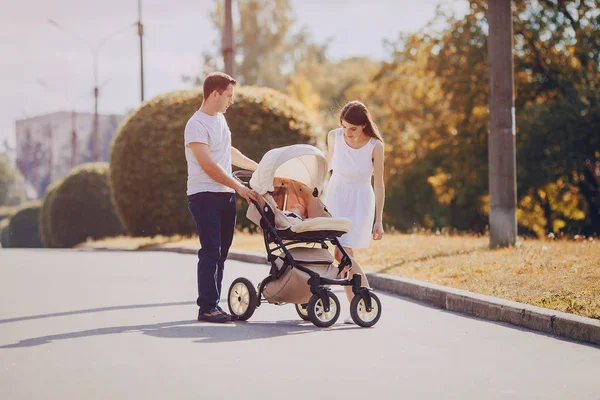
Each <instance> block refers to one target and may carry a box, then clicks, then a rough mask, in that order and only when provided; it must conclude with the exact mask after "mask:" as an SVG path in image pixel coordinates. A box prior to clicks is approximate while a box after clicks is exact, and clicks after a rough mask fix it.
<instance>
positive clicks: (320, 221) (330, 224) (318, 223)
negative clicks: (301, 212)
mask: <svg viewBox="0 0 600 400" xmlns="http://www.w3.org/2000/svg"><path fill="white" fill-rule="evenodd" d="M351 225H352V221H350V220H349V219H348V218H328V217H316V218H310V219H306V220H304V221H300V222H298V223H296V224H295V225H292V226H291V227H290V229H291V231H292V232H295V233H303V232H311V231H341V232H348V231H349V230H350V226H351Z"/></svg>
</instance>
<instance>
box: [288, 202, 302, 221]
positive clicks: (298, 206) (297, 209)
mask: <svg viewBox="0 0 600 400" xmlns="http://www.w3.org/2000/svg"><path fill="white" fill-rule="evenodd" d="M288 211H291V212H295V213H296V214H298V215H299V216H301V217H303V218H304V217H305V216H306V208H304V206H303V205H302V204H300V203H296V204H293V205H291V206H290V207H288Z"/></svg>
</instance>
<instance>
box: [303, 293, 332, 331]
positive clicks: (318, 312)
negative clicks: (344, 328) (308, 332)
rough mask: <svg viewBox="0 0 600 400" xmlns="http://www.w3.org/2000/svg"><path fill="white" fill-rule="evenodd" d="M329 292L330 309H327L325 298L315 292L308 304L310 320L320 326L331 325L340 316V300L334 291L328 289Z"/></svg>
mask: <svg viewBox="0 0 600 400" xmlns="http://www.w3.org/2000/svg"><path fill="white" fill-rule="evenodd" d="M327 294H328V296H329V311H325V307H324V304H323V300H321V296H319V295H318V294H313V295H312V297H311V298H310V300H309V301H308V305H307V306H306V309H307V311H308V318H309V319H310V322H312V323H313V324H315V325H316V326H318V327H319V328H327V327H330V326H331V325H333V324H335V322H336V321H337V319H338V318H339V316H340V301H339V300H338V298H337V296H336V295H335V294H334V293H333V292H330V291H328V292H327Z"/></svg>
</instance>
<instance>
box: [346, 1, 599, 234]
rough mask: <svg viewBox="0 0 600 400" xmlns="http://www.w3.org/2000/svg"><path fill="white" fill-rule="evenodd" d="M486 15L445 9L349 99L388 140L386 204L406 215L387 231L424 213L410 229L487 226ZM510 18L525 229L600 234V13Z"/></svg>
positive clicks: (588, 6)
mask: <svg viewBox="0 0 600 400" xmlns="http://www.w3.org/2000/svg"><path fill="white" fill-rule="evenodd" d="M486 7H487V2H486V1H484V0H471V1H470V9H469V12H468V13H467V14H466V15H465V16H464V17H463V18H456V17H455V16H453V15H451V14H446V13H444V11H443V9H440V10H439V11H438V14H437V16H436V18H435V19H434V20H433V21H432V22H431V24H430V25H429V26H428V27H427V28H426V29H424V30H423V31H421V32H417V33H415V34H412V35H404V36H402V37H401V38H400V40H399V41H398V42H397V43H396V44H395V49H394V53H393V59H392V60H391V61H390V62H388V63H386V64H385V65H383V66H382V68H381V69H380V71H379V72H378V74H377V75H376V76H375V77H374V78H373V80H372V81H371V82H369V83H368V84H365V85H362V86H361V87H360V88H357V89H355V90H354V91H355V93H357V94H356V95H362V96H364V97H368V98H369V102H370V103H369V104H371V105H372V106H373V107H374V108H375V114H376V115H377V116H378V121H379V124H380V127H381V128H382V130H383V132H384V134H385V137H386V142H387V144H388V157H387V160H388V164H389V165H388V166H387V171H386V177H387V181H388V186H389V187H390V189H391V190H390V191H389V194H388V196H389V197H392V198H394V197H395V198H397V199H398V201H399V202H398V203H394V204H400V206H399V207H397V208H398V209H397V210H395V209H394V208H391V209H389V210H388V212H389V213H391V214H393V215H391V216H390V217H391V220H392V221H401V220H405V219H406V218H405V217H403V216H401V215H402V213H403V212H405V210H406V208H405V207H404V206H406V207H409V205H410V204H413V203H414V202H420V203H419V204H421V205H422V204H427V205H428V210H427V211H423V210H422V211H420V213H419V214H417V215H413V216H412V219H413V221H414V222H413V223H423V221H425V222H427V223H426V224H425V225H430V226H432V227H435V226H440V225H450V226H453V227H457V228H460V229H474V230H483V229H484V227H485V224H486V223H487V203H488V201H489V200H488V196H487V179H488V176H487V175H488V172H487V165H488V161H487V130H488V118H489V117H488V99H487V96H488V82H489V79H488V72H487V20H486V15H487V9H486ZM514 7H515V12H514V21H513V25H514V30H515V83H516V95H517V96H516V110H517V117H516V121H517V132H518V133H517V135H518V136H517V168H518V172H517V179H518V194H519V203H520V210H519V213H518V214H519V222H520V223H521V224H522V227H523V228H526V229H527V230H530V231H538V233H540V232H542V233H543V232H544V231H546V232H547V231H553V232H557V231H559V230H561V229H563V230H567V231H570V232H574V231H578V230H580V231H584V232H589V233H593V232H598V231H600V221H598V218H600V213H599V212H598V210H599V206H598V199H599V197H600V196H599V195H598V176H599V175H600V174H599V170H600V165H599V155H600V146H599V140H600V139H599V136H600V135H598V134H597V132H598V126H599V124H598V122H599V121H600V118H599V107H598V104H599V101H598V100H599V93H600V91H599V90H598V87H599V82H600V79H599V78H600V76H599V72H598V71H599V70H600V68H599V56H598V52H599V51H600V43H599V40H600V39H599V38H600V35H599V33H600V32H599V31H600V25H599V14H600V11H599V10H598V8H597V6H596V5H595V2H591V1H582V2H575V1H559V2H556V1H554V2H553V1H544V2H538V1H532V2H516V3H515V5H514ZM440 26H441V28H439V29H434V27H440ZM407 185H412V186H413V187H407ZM415 186H416V187H415ZM419 186H420V187H422V186H429V188H430V189H431V190H429V189H427V190H426V189H425V188H422V189H419V188H418V187H419ZM427 193H429V196H433V199H429V200H427ZM422 196H425V198H422ZM533 214H535V215H533ZM532 221H535V224H534V223H533V222H532ZM406 223H408V221H404V223H403V224H401V225H402V227H406ZM530 223H531V225H528V224H530ZM534 228H535V229H534ZM540 229H541V231H540Z"/></svg>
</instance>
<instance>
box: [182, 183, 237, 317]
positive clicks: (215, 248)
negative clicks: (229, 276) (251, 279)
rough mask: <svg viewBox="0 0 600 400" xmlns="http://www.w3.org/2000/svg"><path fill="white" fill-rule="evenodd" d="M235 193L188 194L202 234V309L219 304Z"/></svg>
mask: <svg viewBox="0 0 600 400" xmlns="http://www.w3.org/2000/svg"><path fill="white" fill-rule="evenodd" d="M235 200H236V196H235V193H226V192H200V193H195V194H192V195H190V196H188V208H189V210H190V213H191V214H192V217H193V218H194V222H195V223H196V229H197V230H198V236H199V237H200V250H198V300H197V301H196V303H197V304H198V307H200V311H201V312H208V311H209V310H210V309H212V308H214V307H216V306H217V305H218V304H219V299H220V298H221V281H222V280H223V270H224V268H225V260H226V259H227V254H228V253H229V247H230V246H231V242H232V241H233V232H234V231H235V221H236V215H237V207H236V201H235Z"/></svg>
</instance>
